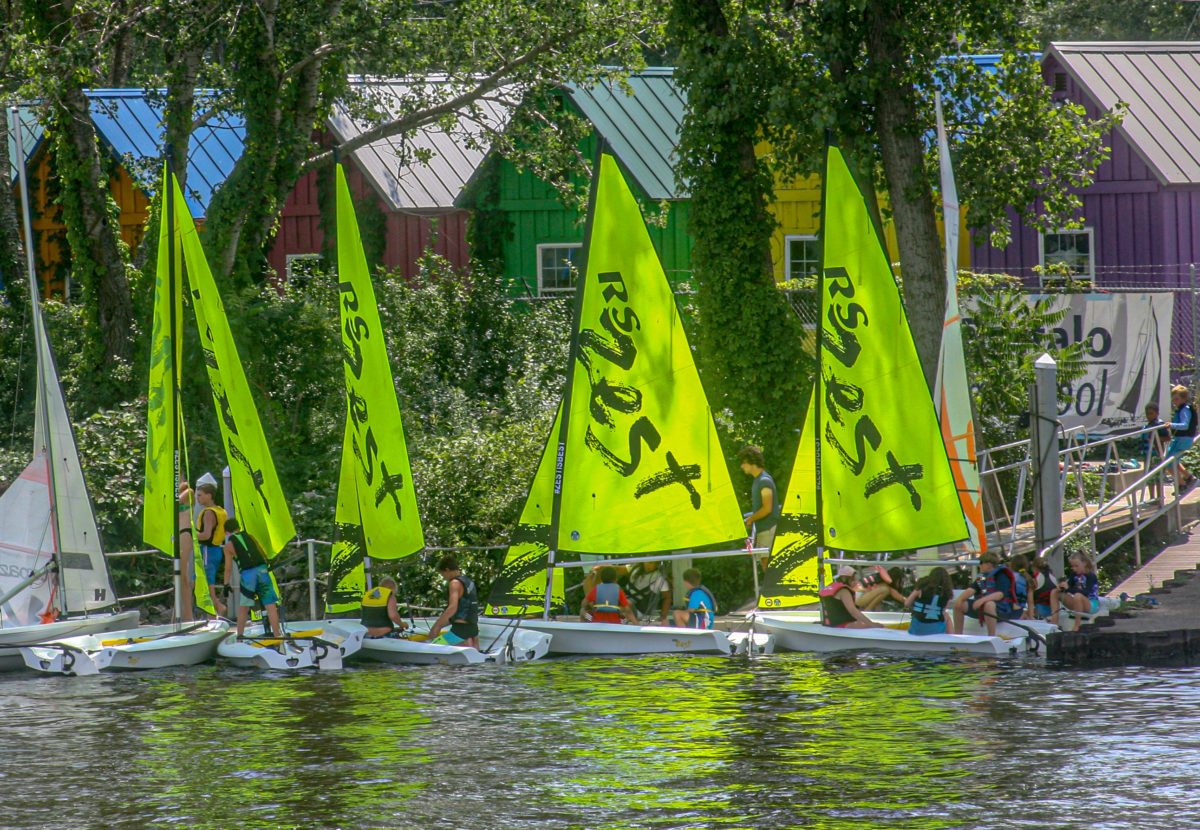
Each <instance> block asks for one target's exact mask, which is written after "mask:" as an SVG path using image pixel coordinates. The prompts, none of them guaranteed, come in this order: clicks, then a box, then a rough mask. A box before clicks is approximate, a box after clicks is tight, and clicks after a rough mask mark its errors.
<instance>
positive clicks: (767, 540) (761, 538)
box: [754, 525, 778, 558]
mask: <svg viewBox="0 0 1200 830" xmlns="http://www.w3.org/2000/svg"><path fill="white" fill-rule="evenodd" d="M775 527H778V525H776V526H775ZM775 527H769V528H767V529H766V530H755V531H754V547H756V548H766V549H767V551H768V553H765V554H763V556H764V558H765V557H766V556H768V555H769V553H770V550H771V545H772V544H774V542H775Z"/></svg>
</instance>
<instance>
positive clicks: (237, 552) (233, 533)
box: [213, 519, 283, 639]
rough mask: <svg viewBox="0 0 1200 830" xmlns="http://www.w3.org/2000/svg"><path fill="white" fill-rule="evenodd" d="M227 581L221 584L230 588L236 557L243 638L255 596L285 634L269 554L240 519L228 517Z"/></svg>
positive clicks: (274, 629) (276, 631)
mask: <svg viewBox="0 0 1200 830" xmlns="http://www.w3.org/2000/svg"><path fill="white" fill-rule="evenodd" d="M224 554H225V583H224V584H223V585H220V586H216V585H214V586H213V587H214V588H217V587H220V588H223V589H225V590H228V589H229V582H230V580H231V579H233V562H234V560H235V559H236V560H237V566H238V571H240V572H241V579H240V582H241V585H240V586H239V587H240V589H241V592H242V599H244V600H246V601H245V602H241V603H238V612H237V635H238V639H241V637H242V634H243V633H244V632H245V631H246V618H247V617H248V616H249V615H250V603H251V602H254V601H255V600H257V601H259V602H261V603H262V605H263V609H264V610H265V611H266V612H267V619H268V620H269V621H270V623H271V631H272V632H274V634H275V636H276V637H282V636H283V629H282V628H280V627H279V595H278V594H277V593H276V592H275V583H274V582H273V581H272V580H271V569H270V567H269V566H268V565H267V555H266V554H265V553H263V549H262V546H261V545H259V544H258V542H257V540H255V538H254V537H253V536H251V535H250V534H249V533H247V532H246V531H244V530H242V529H241V526H240V525H239V524H238V520H237V519H226V520H225V547H224Z"/></svg>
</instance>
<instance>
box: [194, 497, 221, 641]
mask: <svg viewBox="0 0 1200 830" xmlns="http://www.w3.org/2000/svg"><path fill="white" fill-rule="evenodd" d="M206 479H207V480H206ZM196 501H197V502H198V503H199V505H200V515H199V516H197V517H196V541H197V542H199V543H200V549H201V551H202V552H203V562H204V576H205V577H207V579H208V594H209V596H210V597H212V602H213V608H215V609H217V615H218V616H221V617H223V616H225V612H226V611H228V610H229V609H228V608H226V607H225V603H223V602H221V598H220V597H219V596H218V595H217V574H218V572H219V571H220V568H221V563H222V562H223V561H224V560H225V553H224V547H225V509H224V508H221V507H217V484H216V480H215V479H213V477H212V475H211V474H210V473H205V474H204V476H203V477H202V478H201V480H200V483H199V484H197V485H196Z"/></svg>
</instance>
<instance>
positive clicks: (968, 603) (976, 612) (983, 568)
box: [954, 550, 1025, 637]
mask: <svg viewBox="0 0 1200 830" xmlns="http://www.w3.org/2000/svg"><path fill="white" fill-rule="evenodd" d="M1023 613H1025V604H1024V602H1023V601H1022V600H1021V599H1019V598H1018V596H1017V575H1016V574H1014V573H1013V572H1012V569H1011V568H1007V567H1005V566H1003V565H1001V564H1000V557H999V556H997V555H996V554H995V553H993V552H992V551H990V550H989V551H984V552H983V553H981V554H980V555H979V579H977V580H976V581H975V584H974V585H973V586H971V587H970V588H968V589H967V590H965V591H963V592H962V593H961V594H959V596H958V599H957V600H955V601H954V633H955V634H962V632H963V618H964V616H965V615H966V614H970V616H972V617H975V618H976V619H978V620H979V621H980V622H981V623H983V624H984V625H985V626H987V633H988V636H989V637H995V636H996V623H997V621H1002V620H1015V619H1018V618H1019V617H1020V616H1021V615H1022V614H1023Z"/></svg>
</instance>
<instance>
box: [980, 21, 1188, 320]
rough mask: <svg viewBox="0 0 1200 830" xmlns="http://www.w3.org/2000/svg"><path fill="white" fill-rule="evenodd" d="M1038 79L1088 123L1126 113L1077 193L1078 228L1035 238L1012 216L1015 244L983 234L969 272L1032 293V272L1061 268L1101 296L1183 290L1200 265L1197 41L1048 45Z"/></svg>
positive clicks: (1033, 232) (1032, 231)
mask: <svg viewBox="0 0 1200 830" xmlns="http://www.w3.org/2000/svg"><path fill="white" fill-rule="evenodd" d="M1042 74H1043V77H1044V78H1045V80H1046V83H1047V84H1049V85H1050V86H1051V88H1052V89H1053V90H1054V97H1055V98H1056V99H1061V100H1069V101H1072V102H1074V103H1078V104H1082V105H1083V106H1085V107H1086V108H1087V111H1088V113H1089V114H1090V115H1092V116H1098V115H1100V114H1101V113H1104V112H1108V111H1109V110H1111V109H1112V108H1113V107H1114V106H1116V105H1117V104H1118V103H1124V104H1125V105H1126V106H1127V110H1126V112H1125V116H1124V120H1123V122H1122V124H1121V126H1119V127H1117V128H1116V129H1114V130H1113V131H1112V132H1111V133H1110V134H1109V135H1108V136H1107V138H1106V143H1107V144H1108V146H1110V147H1111V148H1112V156H1111V158H1110V159H1109V160H1108V161H1106V162H1104V164H1103V165H1101V167H1100V169H1099V170H1098V171H1097V176H1096V181H1095V183H1094V184H1093V185H1092V186H1091V187H1088V188H1086V189H1084V190H1082V191H1080V195H1081V196H1082V199H1083V209H1082V211H1081V215H1080V218H1081V219H1082V221H1083V227H1082V228H1080V229H1076V230H1065V229H1064V230H1062V231H1060V232H1058V233H1046V234H1042V233H1039V232H1038V231H1037V230H1035V229H1033V228H1030V227H1028V226H1026V225H1023V224H1021V223H1020V222H1018V221H1017V220H1016V216H1015V214H1014V215H1013V216H1012V220H1013V239H1012V242H1011V243H1010V244H1009V245H1008V246H1007V247H1005V248H1003V249H997V248H993V247H992V246H991V245H988V244H986V239H985V238H983V237H981V238H980V241H982V242H983V243H984V244H981V245H975V246H973V247H972V250H971V268H972V270H975V271H979V272H990V273H997V272H1003V273H1009V274H1013V275H1015V276H1019V277H1022V278H1023V279H1025V280H1026V281H1027V282H1028V283H1030V284H1032V285H1035V286H1036V285H1037V283H1038V276H1037V272H1036V271H1035V268H1036V267H1037V266H1039V265H1044V264H1050V263H1055V262H1062V263H1066V264H1067V265H1068V266H1069V267H1070V268H1071V269H1072V271H1073V272H1074V273H1075V274H1076V275H1077V276H1078V277H1079V278H1080V279H1082V280H1085V281H1089V280H1090V281H1091V282H1092V283H1093V284H1095V285H1096V286H1097V287H1098V288H1101V289H1103V288H1116V287H1126V288H1134V287H1137V288H1147V289H1149V288H1156V287H1163V288H1166V287H1176V288H1183V287H1187V286H1188V285H1189V279H1190V268H1191V263H1195V262H1200V43H1052V44H1051V45H1050V48H1049V49H1048V50H1047V51H1046V54H1045V55H1044V56H1043V57H1042ZM1178 311H1179V309H1177V319H1178V317H1179V314H1178Z"/></svg>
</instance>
